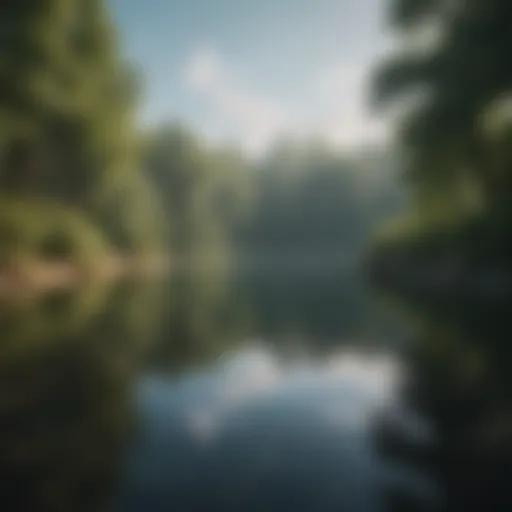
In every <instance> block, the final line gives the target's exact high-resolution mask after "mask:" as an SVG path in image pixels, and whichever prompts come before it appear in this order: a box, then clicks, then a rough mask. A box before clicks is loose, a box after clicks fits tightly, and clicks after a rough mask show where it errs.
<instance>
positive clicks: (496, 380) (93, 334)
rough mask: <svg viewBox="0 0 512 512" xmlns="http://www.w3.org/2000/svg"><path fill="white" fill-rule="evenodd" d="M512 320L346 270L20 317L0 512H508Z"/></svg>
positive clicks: (123, 296)
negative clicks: (388, 289)
mask: <svg viewBox="0 0 512 512" xmlns="http://www.w3.org/2000/svg"><path fill="white" fill-rule="evenodd" d="M509 311H510V308H509V307H508V304H462V303H460V302H459V303H457V304H453V303H450V302H448V301H444V302H441V301H438V302H437V303H433V302H432V301H431V300H430V302H427V301H425V300H423V301H421V300H419V299H418V298H412V297H408V298H407V299H405V298H404V297H402V298H397V297H393V298H391V297H385V298H384V297H382V296H381V295H377V296H376V294H375V293H373V292H371V291H370V290H369V289H368V288H367V287H365V286H364V284H363V283H362V282H361V279H360V278H359V277H358V273H357V272H356V271H355V270H350V269H347V268H339V269H337V268H332V267H330V268H320V267H308V269H306V270H305V269H301V270H300V271H297V269H294V268H292V267H290V268H288V269H280V270H279V271H277V270H274V271H272V269H268V268H267V269H265V270H264V271H263V270H261V269H260V270H259V271H256V270H255V269H253V270H252V271H251V272H247V271H245V272H238V273H237V272H232V273H231V275H228V274H221V273H214V274H211V273H208V272H192V273H189V274H188V275H185V274H182V275H177V276H170V277H169V278H168V279H165V280H153V281H145V282H124V283H120V284H118V285H116V286H115V287H107V286H104V287H101V286H98V285H94V286H92V285H91V286H89V287H85V289H80V290H74V291H61V292H57V293H54V294H51V295H44V296H38V297H25V298H23V299H17V300H16V301H8V300H4V302H3V303H2V305H1V307H0V327H1V330H2V334H3V336H2V338H3V339H2V346H1V348H0V354H1V357H0V365H1V366H2V368H1V371H0V429H1V433H2V437H1V439H2V441H1V443H0V450H1V456H0V473H1V479H0V493H1V500H2V501H1V503H2V510H13V511H36V510H37V511H69V510H73V511H81V510H83V511H90V510H94V511H95V510H107V511H113V512H136V511H154V512H159V511H164V510H165V511H168V510H176V511H191V512H199V511H211V510H214V511H238V510H242V511H254V512H259V511H262V512H263V511H265V512H274V511H276V512H277V511H287V510H290V511H294V512H310V511H311V512H318V511H326V512H328V511H354V512H366V511H367V512H373V511H388V510H389V511H416V510H418V511H420V510H429V511H430V510H432V511H433V510H436V511H437V510H446V511H458V510H461V511H462V510H464V511H467V510H482V511H488V510H512V491H510V489H509V487H510V485H509V475H511V474H512V472H511V470H512V408H511V401H510V397H511V394H510V390H511V389H512V372H511V371H510V367H511V363H512V350H511V349H510V348H509V347H511V346H512V345H511V343H510V341H511V340H510V320H509V318H508V316H509Z"/></svg>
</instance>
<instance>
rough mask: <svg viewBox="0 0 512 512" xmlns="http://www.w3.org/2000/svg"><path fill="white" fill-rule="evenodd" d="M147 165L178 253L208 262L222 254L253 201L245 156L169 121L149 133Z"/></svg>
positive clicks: (172, 247) (168, 239)
mask: <svg viewBox="0 0 512 512" xmlns="http://www.w3.org/2000/svg"><path fill="white" fill-rule="evenodd" d="M143 166H144V170H145V172H146V174H147V176H148V177H149V178H150V180H151V182H152V183H153V184H154V188H155V190H156V192H157V196H156V198H157V200H158V201H159V202H160V203H161V204H162V208H163V212H164V215H165V220H166V225H167V228H168V229H167V236H166V242H167V245H168V247H169V248H170V250H171V252H172V254H173V256H174V258H175V259H176V260H180V261H182V262H187V263H190V262H191V261H192V260H195V261H196V262H202V263H205V262H208V261H210V262H211V261H212V260H213V259H216V258H217V256H222V255H223V254H224V252H225V248H226V245H227V244H229V241H230V234H231V233H232V232H233V229H234V228H235V226H236V225H237V224H238V222H239V221H240V218H241V216H242V214H243V212H244V211H245V210H246V207H247V201H248V200H249V190H248V188H247V185H248V183H247V179H246V176H245V175H244V174H245V172H244V171H246V169H245V162H244V161H243V160H242V158H241V157H240V156H238V155H237V154H235V153H231V152H228V151H221V150H213V149H211V148H208V147H207V146H206V145H205V144H204V143H203V142H202V141H201V140H200V139H199V138H198V137H196V136H195V135H194V134H193V133H191V132H190V131H188V130H187V129H185V128H183V127H181V126H178V125H172V124H170V125H166V126H161V127H158V128H155V129H154V130H153V131H151V132H150V133H149V134H147V137H146V142H145V145H144V152H143Z"/></svg>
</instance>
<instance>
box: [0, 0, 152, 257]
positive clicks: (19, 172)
mask: <svg viewBox="0 0 512 512" xmlns="http://www.w3.org/2000/svg"><path fill="white" fill-rule="evenodd" d="M0 39H1V40H2V45H1V46H0V77H1V78H0V79H1V83H2V87H1V88H0V148H1V156H0V167H1V173H0V185H1V186H2V188H3V189H4V190H6V191H8V192H10V193H16V194H23V195H43V196H48V197H52V198H54V199H56V200H58V201H60V202H65V203H70V204H73V205H75V206H79V207H80V208H82V209H83V210H84V211H85V212H86V213H87V214H88V215H89V216H90V217H91V218H92V219H93V221H95V222H96V223H97V224H99V226H100V227H101V228H103V230H104V231H105V232H106V233H107V235H108V237H109V238H110V239H111V241H112V242H113V243H114V245H115V246H117V247H118V248H119V249H124V250H133V249H140V248H141V247H143V246H147V245H151V244H154V243H155V240H156V238H157V235H156V233H155V226H156V225H157V214H156V212H155V211H154V208H153V202H152V201H151V200H150V196H151V192H150V191H149V189H148V184H147V183H146V182H145V180H144V178H143V176H142V174H141V173H140V170H139V169H138V141H137V133H136V132H135V129H134V114H135V109H134V107H135V101H136V98H137V92H138V85H137V80H136V79H135V75H134V73H133V71H131V70H130V69H129V68H128V66H127V65H126V63H125V62H123V60H122V58H121V57H120V52H119V49H118V45H117V42H116V38H115V33H114V29H113V26H112V23H111V20H110V18H109V14H108V10H107V8H106V6H105V5H104V2H103V1H102V0H33V1H30V2H18V1H14V0H11V1H7V2H5V5H4V6H3V7H2V22H1V23H0ZM134 211H137V217H138V221H137V222H135V219H134V213H133V212H134Z"/></svg>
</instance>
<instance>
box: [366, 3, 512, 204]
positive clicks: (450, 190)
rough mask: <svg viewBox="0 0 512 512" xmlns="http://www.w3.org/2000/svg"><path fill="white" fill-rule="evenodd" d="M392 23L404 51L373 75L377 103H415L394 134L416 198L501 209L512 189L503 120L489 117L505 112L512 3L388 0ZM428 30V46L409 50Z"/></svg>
mask: <svg viewBox="0 0 512 512" xmlns="http://www.w3.org/2000/svg"><path fill="white" fill-rule="evenodd" d="M392 21H393V23H394V26H395V27H396V28H397V31H398V33H399V34H400V35H401V36H402V37H403V44H402V46H403V48H404V51H403V52H402V54H401V55H396V56H395V57H394V58H392V59H391V60H390V61H388V62H387V63H385V64H384V65H383V67H382V69H381V70H380V72H379V73H378V76H377V79H376V86H375V92H376V100H377V102H378V103H380V104H388V103H389V102H390V101H392V100H397V99H401V100H404V99H405V98H407V97H411V96H410V95H411V94H412V95H413V97H414V98H415V99H416V101H413V102H411V105H412V106H409V108H408V109H407V115H406V116H405V119H404V121H403V123H402V124H401V130H400V132H401V139H402V142H403V144H404V147H405V149H406V151H407V152H408V154H409V160H410V165H409V166H408V169H407V177H408V179H409V180H410V182H411V183H413V185H414V187H413V188H414V190H415V191H416V192H418V195H419V196H420V197H421V198H422V199H423V200H425V199H426V200H427V201H431V200H434V201H438V202H439V201H444V202H453V201H455V202H459V203H460V207H461V208H466V209H468V208H474V207H475V200H474V196H475V195H477V197H478V198H479V201H477V202H476V203H479V204H480V205H481V207H483V208H484V210H486V211H488V210H494V209H500V208H502V207H505V206H506V205H507V204H508V203H509V202H510V192H511V191H512V172H511V166H510V157H511V154H510V149H509V144H508V143H507V141H510V117H509V116H505V119H501V122H500V123H499V126H497V125H496V123H495V122H494V121H495V119H494V120H493V119H491V120H490V121H491V122H489V117H491V118H492V117H493V115H492V114H493V112H496V111H500V112H501V113H505V114H507V113H509V109H508V108H507V104H508V102H509V94H510V87H511V85H512V74H511V73H512V72H511V71H510V68H509V66H508V65H507V58H508V51H509V48H510V46H511V43H512V34H511V32H510V30H509V27H510V24H511V22H512V5H511V4H510V2H509V1H508V0H488V1H485V2H482V1H477V0H475V1H470V2H466V1H463V0H455V1H453V2H441V1H436V0H428V1H425V0H422V1H417V0H395V1H394V3H393V15H392ZM428 30H430V33H431V34H434V35H435V36H433V37H431V38H430V39H431V40H430V41H429V44H427V43H426V42H425V43H424V44H423V45H420V48H419V49H417V50H410V48H411V47H412V48H414V45H411V44H410V43H411V40H412V39H414V38H419V37H420V35H421V34H422V33H423V34H425V33H426V31H428ZM424 39H425V38H424ZM468 189H470V190H471V191H472V193H471V194H469V196H470V198H469V199H468ZM468 201H469V203H470V204H469V205H468V204H467V203H468Z"/></svg>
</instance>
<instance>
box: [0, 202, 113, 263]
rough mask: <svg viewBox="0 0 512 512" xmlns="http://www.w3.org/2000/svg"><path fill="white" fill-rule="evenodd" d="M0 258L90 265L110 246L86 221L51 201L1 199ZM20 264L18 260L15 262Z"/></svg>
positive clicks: (81, 216)
mask: <svg viewBox="0 0 512 512" xmlns="http://www.w3.org/2000/svg"><path fill="white" fill-rule="evenodd" d="M0 211H1V214H0V257H1V259H2V260H3V262H4V263H5V262H6V259H7V258H10V259H13V260H23V259H26V258H40V259H45V260H48V259H49V260H57V261H63V260H70V261H74V262H76V263H80V262H83V263H84V264H86V263H91V262H92V261H93V260H95V259H97V258H100V259H101V258H102V257H104V256H105V255H106V254H107V253H108V252H109V244H108V242H107V241H106V240H105V238H104V237H103V236H102V235H101V233H99V232H98V231H97V229H95V228H94V227H93V226H92V225H91V223H90V222H89V221H88V220H87V218H86V217H85V216H84V215H83V214H81V213H80V212H77V211H75V210H73V209H71V208H68V207H65V206H62V205H60V204H55V203H54V202H51V201H43V200H39V201H36V200H33V199H31V200H27V199H23V198H21V199H20V198H14V197H12V196H10V197H0ZM15 263H18V264H19V263H20V261H15Z"/></svg>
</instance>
